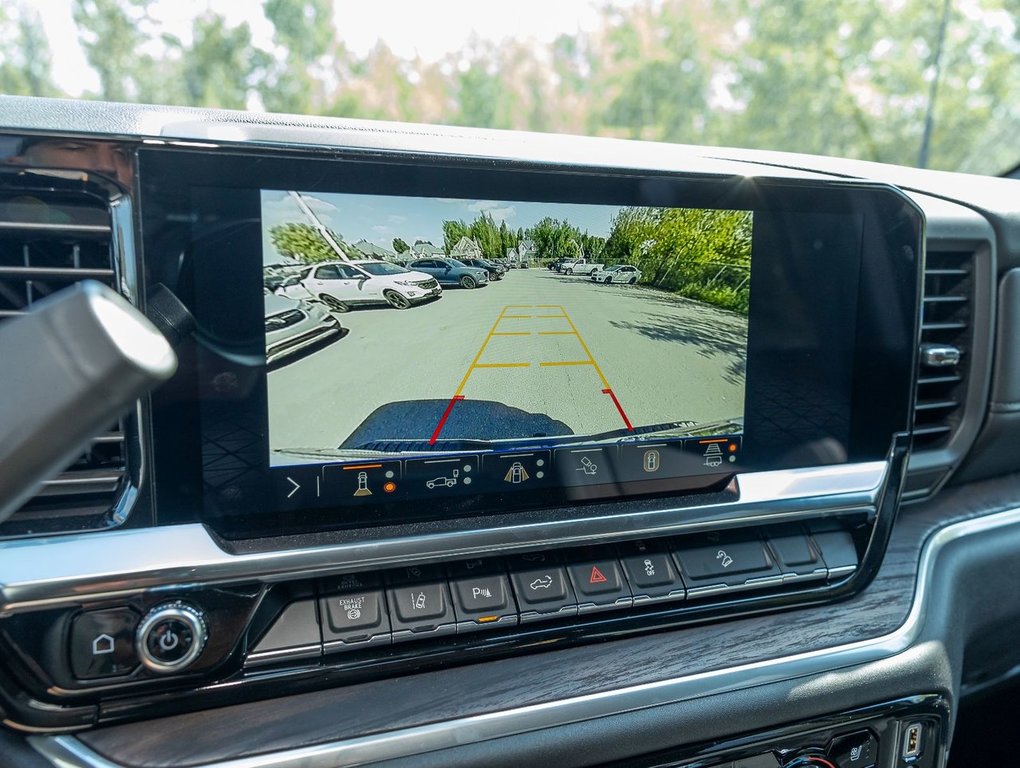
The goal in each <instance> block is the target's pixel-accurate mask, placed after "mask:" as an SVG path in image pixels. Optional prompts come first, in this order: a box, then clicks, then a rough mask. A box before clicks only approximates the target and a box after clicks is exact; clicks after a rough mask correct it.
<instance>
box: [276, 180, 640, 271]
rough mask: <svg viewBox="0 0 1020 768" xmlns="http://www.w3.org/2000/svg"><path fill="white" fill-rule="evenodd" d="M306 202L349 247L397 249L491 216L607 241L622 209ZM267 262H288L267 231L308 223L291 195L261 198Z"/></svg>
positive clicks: (371, 199)
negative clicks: (566, 227) (569, 227)
mask: <svg viewBox="0 0 1020 768" xmlns="http://www.w3.org/2000/svg"><path fill="white" fill-rule="evenodd" d="M302 199H303V200H304V201H305V204H306V205H308V207H309V208H310V209H311V210H312V211H313V212H314V213H315V215H316V217H317V218H318V219H319V221H320V222H321V223H322V224H324V225H325V226H327V227H329V228H330V229H332V230H333V231H335V232H339V233H340V234H341V235H342V236H343V238H344V240H346V241H347V242H348V243H356V242H358V241H359V240H367V241H368V242H370V243H375V244H376V245H380V246H383V247H384V248H386V249H388V250H393V239H394V238H395V237H399V238H401V239H403V240H405V241H406V242H407V243H408V245H413V244H414V243H415V241H417V240H427V241H429V242H431V243H433V244H434V245H438V246H440V247H442V245H443V228H442V224H443V221H446V220H449V219H454V220H461V221H465V222H471V221H473V220H474V219H475V218H477V217H478V215H479V214H482V213H484V214H486V215H487V216H489V217H491V218H492V219H493V221H495V222H496V224H500V223H502V222H504V221H505V222H506V224H507V226H508V227H512V228H513V229H519V228H523V229H528V228H529V227H532V226H534V225H535V224H537V223H538V222H539V221H540V220H541V219H543V218H545V217H546V216H550V217H552V218H554V219H561V220H565V221H569V222H570V223H571V224H573V225H574V226H576V227H578V228H579V229H580V230H582V231H587V232H589V233H590V234H593V235H599V236H601V237H606V236H607V235H608V234H609V229H610V226H611V224H612V219H613V216H615V215H616V213H617V212H618V211H619V210H620V208H619V206H611V205H570V204H564V203H522V202H506V201H502V200H455V199H452V198H423V197H379V196H377V195H346V194H323V193H317V194H315V195H309V194H304V195H302ZM262 222H263V231H264V233H265V234H264V238H263V240H264V242H263V255H264V261H265V263H266V264H272V263H275V262H279V261H284V259H282V258H281V257H280V255H279V254H278V253H277V252H276V249H275V248H273V247H272V244H271V243H270V241H269V239H268V232H269V230H270V229H272V228H273V227H274V226H275V225H277V224H286V223H288V222H300V223H305V224H307V223H309V222H308V220H307V218H306V217H305V216H304V215H303V214H302V213H301V211H300V209H299V208H298V205H297V203H296V202H295V201H294V199H293V198H292V197H291V196H290V194H289V193H288V192H280V191H267V192H264V193H263V195H262Z"/></svg>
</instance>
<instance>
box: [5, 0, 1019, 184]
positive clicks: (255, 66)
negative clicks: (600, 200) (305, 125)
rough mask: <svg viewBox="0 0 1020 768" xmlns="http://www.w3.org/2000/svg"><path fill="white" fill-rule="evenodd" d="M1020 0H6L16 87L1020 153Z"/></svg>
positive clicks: (977, 167)
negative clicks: (497, 0)
mask: <svg viewBox="0 0 1020 768" xmlns="http://www.w3.org/2000/svg"><path fill="white" fill-rule="evenodd" d="M1018 18H1020V0H934V1H933V0H855V1H853V2H847V1H846V0H556V1H555V2H549V0H516V1H515V2H514V3H493V2H485V3H478V2H470V1H469V0H433V1H432V2H428V3H408V2H400V1H398V0H377V1H376V2H371V3H365V2H359V3H355V2H350V1H349V0H261V1H260V0H250V2H234V1H233V0H7V2H5V3H3V4H2V5H0V92H2V93H7V94H24V95H43V96H72V97H81V98H89V99H104V100H109V101H126V102H136V103H156V104H170V105H182V106H204V107H217V108H225V109H253V110H265V111H269V112H282V113H294V114H311V115H327V116H340V117H354V118H365V119H384V120H404V121H411V122H424V123H441V124H448V125H468V126H479V127H488V128H508V129H527V130H536V131H543V132H554V133H574V134H584V135H602V136H615V137H622V138H636V139H649V140H655V141H668V142H677V143H690V144H704V145H721V146H738V147H749V148H762V149H781V150H794V151H801V152H808V153H816V154H829V155H836V156H846V157H852V158H860V159H866V160H876V161H879V162H891V163H899V164H904V165H919V166H923V167H933V168H942V169H947V170H965V171H972V172H978V173H993V174H997V173H1002V172H1004V171H1007V170H1011V169H1012V168H1014V167H1016V166H1017V164H1018V162H1020V142H1018V141H1017V138H1016V137H1017V136H1018V135H1020V25H1018Z"/></svg>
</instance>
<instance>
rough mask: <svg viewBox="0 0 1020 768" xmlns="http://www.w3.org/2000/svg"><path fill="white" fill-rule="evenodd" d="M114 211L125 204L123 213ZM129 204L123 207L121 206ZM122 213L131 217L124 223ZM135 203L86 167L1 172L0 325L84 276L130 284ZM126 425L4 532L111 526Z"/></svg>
mask: <svg viewBox="0 0 1020 768" xmlns="http://www.w3.org/2000/svg"><path fill="white" fill-rule="evenodd" d="M118 207H119V208H120V210H118ZM125 208H126V210H125ZM125 219H126V220H125ZM129 227H130V206H129V205H128V204H127V198H126V197H124V196H123V195H122V192H121V191H120V190H119V188H117V187H116V186H115V185H113V184H112V183H108V182H105V181H103V180H99V179H97V178H96V177H95V176H91V175H86V174H83V173H81V172H68V173H66V174H64V173H54V172H53V171H44V172H39V173H36V172H34V171H32V170H30V169H17V170H14V169H4V170H3V172H2V175H0V323H3V322H8V321H9V320H10V319H11V318H14V317H17V316H19V315H22V314H24V313H25V312H26V311H27V310H28V309H29V308H30V307H31V306H32V305H33V304H34V303H36V302H37V301H39V300H41V299H44V298H45V297H47V296H49V295H50V294H52V293H55V292H56V291H59V290H61V289H63V288H66V287H68V286H70V285H73V284H75V283H77V282H79V281H80V280H85V279H90V280H98V281H100V282H102V283H105V284H106V285H109V286H111V287H113V288H114V289H115V290H118V291H120V292H121V293H123V294H126V295H128V297H129V298H132V295H131V294H132V293H133V291H131V290H126V288H127V283H128V276H127V275H125V271H130V273H131V274H130V277H131V278H133V276H134V270H133V269H130V270H125V268H124V259H123V256H124V244H123V242H119V241H121V240H123V238H125V237H128V236H129V235H130V233H129V231H128V229H129ZM128 469H129V468H128V445H127V440H126V439H125V423H124V421H121V422H118V423H116V424H111V425H110V426H109V428H108V429H107V431H105V432H103V433H102V434H100V435H97V436H96V439H95V440H94V441H93V443H92V444H91V445H90V446H89V448H88V449H87V450H86V451H85V452H84V453H83V454H82V455H81V456H79V457H78V459H76V460H75V461H74V462H73V463H72V464H71V465H70V466H69V467H68V468H67V469H66V470H65V471H64V472H62V473H61V474H60V475H59V476H58V477H56V478H54V479H53V480H50V481H48V482H47V483H46V484H45V485H44V486H43V488H42V489H41V490H40V491H39V493H37V494H36V496H35V497H34V498H33V499H31V500H30V501H29V502H28V503H26V504H25V506H24V507H22V508H21V509H20V510H18V511H17V512H15V513H14V514H13V515H12V516H11V517H10V519H8V520H7V521H5V522H4V523H3V524H2V525H0V538H9V537H17V536H31V535H40V534H52V533H64V532H69V531H81V530H89V529H97V528H106V527H108V526H109V525H110V524H111V523H112V522H113V521H114V518H115V517H116V518H120V517H122V516H123V510H122V509H119V504H120V502H121V501H122V497H123V491H124V487H125V481H126V479H127V477H128Z"/></svg>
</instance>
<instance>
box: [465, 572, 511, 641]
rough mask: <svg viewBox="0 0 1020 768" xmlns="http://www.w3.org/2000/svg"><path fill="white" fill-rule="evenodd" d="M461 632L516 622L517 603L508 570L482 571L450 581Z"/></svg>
mask: <svg viewBox="0 0 1020 768" xmlns="http://www.w3.org/2000/svg"><path fill="white" fill-rule="evenodd" d="M450 588H451V589H452V591H453V599H454V603H455V605H456V609H457V630H458V631H459V632H464V631H469V630H473V629H482V628H483V627H492V626H507V625H512V624H516V623H517V605H516V604H515V603H514V598H513V594H512V593H511V591H510V581H509V579H507V577H506V574H505V573H489V574H485V573H479V574H478V575H473V576H466V577H464V578H459V579H453V580H451V581H450Z"/></svg>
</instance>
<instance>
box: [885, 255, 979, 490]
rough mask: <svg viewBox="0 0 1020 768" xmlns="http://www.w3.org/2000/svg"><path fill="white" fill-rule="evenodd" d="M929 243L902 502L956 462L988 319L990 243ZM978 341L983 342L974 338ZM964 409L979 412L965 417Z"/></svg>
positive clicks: (966, 437) (938, 480) (967, 436)
mask: <svg viewBox="0 0 1020 768" xmlns="http://www.w3.org/2000/svg"><path fill="white" fill-rule="evenodd" d="M936 243H937V244H938V245H942V246H943V247H942V248H938V247H933V242H932V241H929V243H928V254H927V262H926V267H925V273H924V307H923V314H922V325H921V349H920V353H919V355H918V372H917V393H916V394H917V396H916V400H915V404H914V449H913V454H912V455H911V458H910V466H909V472H908V475H907V481H906V485H905V487H904V491H903V499H904V500H905V501H913V500H917V499H922V498H925V497H927V496H929V495H930V494H931V493H932V492H934V491H935V490H936V489H938V488H939V487H941V485H942V483H943V482H945V480H946V478H947V477H948V476H949V473H950V472H951V471H952V470H953V469H954V468H955V467H956V465H957V464H958V463H959V461H960V457H961V456H963V455H964V454H965V453H966V451H967V449H968V447H969V445H970V444H971V442H972V441H973V440H974V438H975V437H976V435H977V430H978V428H979V426H980V423H981V422H980V418H979V416H980V414H981V413H982V412H983V398H984V394H983V393H984V392H985V388H986V386H987V375H988V371H987V368H988V355H989V350H988V349H987V348H986V346H983V345H984V344H986V342H987V337H988V335H989V332H988V331H983V332H981V333H977V332H976V329H986V328H989V327H990V323H991V316H990V312H991V304H992V296H991V292H992V291H993V290H994V281H993V279H992V272H991V266H990V262H991V248H990V244H989V243H987V242H980V241H978V242H974V243H967V244H965V245H964V244H961V245H960V246H959V247H957V248H946V247H945V245H947V243H944V242H938V241H936ZM979 342H980V343H979ZM966 414H974V415H975V416H977V417H978V418H970V419H966V420H965V415H966Z"/></svg>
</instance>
